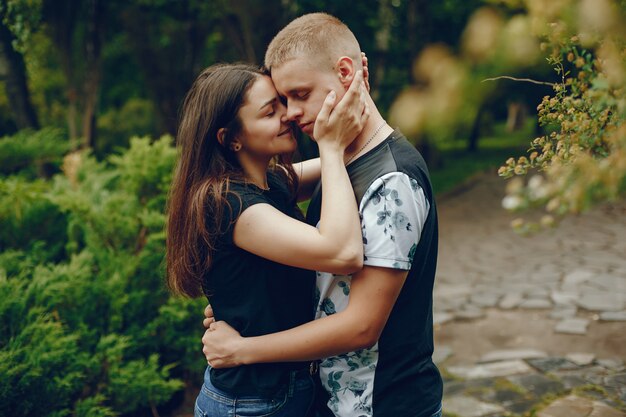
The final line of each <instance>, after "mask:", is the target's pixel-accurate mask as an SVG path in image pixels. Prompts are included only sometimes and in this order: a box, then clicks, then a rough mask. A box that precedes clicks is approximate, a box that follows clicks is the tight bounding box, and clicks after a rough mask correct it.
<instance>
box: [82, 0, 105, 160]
mask: <svg viewBox="0 0 626 417" xmlns="http://www.w3.org/2000/svg"><path fill="white" fill-rule="evenodd" d="M102 7H103V4H102V1H100V0H89V3H88V10H87V16H88V17H87V36H86V38H85V47H86V48H85V49H86V57H85V61H86V64H87V65H86V67H87V69H86V74H85V81H84V85H83V93H84V101H85V105H84V110H83V145H84V147H85V148H93V146H94V145H95V143H94V142H95V124H96V104H97V102H98V92H99V88H100V79H101V68H100V62H101V59H100V57H101V56H100V51H101V44H102V39H101V37H102V28H103V13H102V12H103V10H102Z"/></svg>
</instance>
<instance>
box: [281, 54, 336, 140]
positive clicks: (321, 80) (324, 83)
mask: <svg viewBox="0 0 626 417" xmlns="http://www.w3.org/2000/svg"><path fill="white" fill-rule="evenodd" d="M272 80H273V81H274V86H275V87H276V90H277V91H278V94H279V95H280V96H281V97H282V98H283V99H284V100H285V101H286V104H287V120H288V121H290V122H294V123H296V124H297V125H298V126H299V127H300V129H301V130H302V131H303V132H304V133H306V134H307V135H309V136H311V137H313V136H312V135H313V126H314V125H315V119H317V114H318V113H319V111H320V109H321V108H322V104H323V103H324V99H325V98H326V96H327V95H328V93H329V92H330V90H335V92H336V93H337V101H339V100H341V98H342V97H343V95H344V94H345V92H346V90H345V87H344V86H343V84H342V83H341V82H340V80H339V76H338V74H337V73H336V72H335V71H332V70H328V71H324V70H322V69H316V68H314V66H313V65H311V64H310V63H309V62H308V61H307V60H305V59H304V58H295V59H292V60H291V61H288V62H286V63H284V64H282V65H280V66H279V67H278V68H272Z"/></svg>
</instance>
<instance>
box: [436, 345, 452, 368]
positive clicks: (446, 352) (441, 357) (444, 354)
mask: <svg viewBox="0 0 626 417" xmlns="http://www.w3.org/2000/svg"><path fill="white" fill-rule="evenodd" d="M452 355H453V352H452V348H451V347H450V346H437V347H435V351H434V352H433V362H435V363H436V364H440V363H441V362H443V361H445V360H446V359H448V358H449V357H450V356H452Z"/></svg>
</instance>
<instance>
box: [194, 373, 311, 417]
mask: <svg viewBox="0 0 626 417" xmlns="http://www.w3.org/2000/svg"><path fill="white" fill-rule="evenodd" d="M210 369H211V368H210V367H207V369H206V371H205V372H204V384H203V385H202V389H201V390H200V394H198V398H196V405H195V409H194V416H195V417H266V416H267V417H270V416H271V417H302V416H304V415H306V414H307V412H308V410H309V408H310V407H311V404H312V403H313V396H314V393H315V390H314V384H313V379H312V377H311V375H310V374H309V373H308V370H302V371H294V372H292V373H291V374H290V377H289V383H288V384H287V385H285V386H284V387H282V388H281V389H279V390H278V392H277V393H276V394H274V395H273V396H270V397H260V396H239V397H238V396H234V395H231V394H228V393H226V392H224V391H222V390H220V389H219V388H215V387H214V386H213V384H212V383H211V376H210V373H209V371H210Z"/></svg>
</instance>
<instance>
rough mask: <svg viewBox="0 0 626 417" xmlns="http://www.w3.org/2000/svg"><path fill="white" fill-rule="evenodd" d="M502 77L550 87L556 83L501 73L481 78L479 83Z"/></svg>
mask: <svg viewBox="0 0 626 417" xmlns="http://www.w3.org/2000/svg"><path fill="white" fill-rule="evenodd" d="M503 78H504V79H507V80H513V81H525V82H528V83H533V84H541V85H549V86H551V87H554V86H555V85H556V84H555V83H547V82H545V81H536V80H531V79H530V78H515V77H510V76H508V75H502V76H500V77H494V78H486V79H484V80H482V81H481V83H484V82H485V81H496V80H500V79H503Z"/></svg>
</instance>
